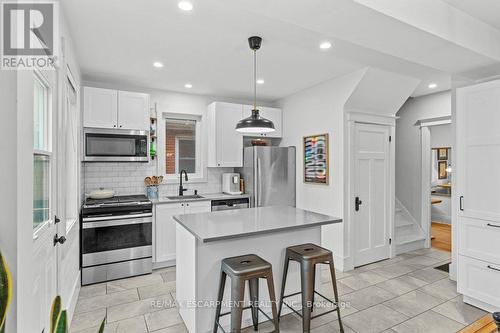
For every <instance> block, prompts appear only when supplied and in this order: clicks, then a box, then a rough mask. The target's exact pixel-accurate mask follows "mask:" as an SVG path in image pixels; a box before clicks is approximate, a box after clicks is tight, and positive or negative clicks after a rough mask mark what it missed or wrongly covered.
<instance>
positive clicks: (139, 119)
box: [118, 91, 149, 130]
mask: <svg viewBox="0 0 500 333" xmlns="http://www.w3.org/2000/svg"><path fill="white" fill-rule="evenodd" d="M118 127H119V128H122V129H132V130H149V95H147V94H141V93H134V92H128V91H119V92H118Z"/></svg>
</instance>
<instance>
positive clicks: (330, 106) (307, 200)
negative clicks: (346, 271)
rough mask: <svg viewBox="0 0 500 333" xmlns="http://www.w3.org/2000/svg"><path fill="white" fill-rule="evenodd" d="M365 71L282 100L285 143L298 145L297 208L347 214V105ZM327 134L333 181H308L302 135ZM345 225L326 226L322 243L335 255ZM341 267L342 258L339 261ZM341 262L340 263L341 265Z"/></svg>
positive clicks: (338, 253)
mask: <svg viewBox="0 0 500 333" xmlns="http://www.w3.org/2000/svg"><path fill="white" fill-rule="evenodd" d="M361 76H362V72H354V73H351V74H348V75H345V76H343V77H340V78H336V79H333V80H330V81H327V82H324V83H321V84H319V85H317V86H314V87H311V88H309V89H306V90H303V91H301V92H298V93H296V94H294V95H292V96H289V97H286V98H284V99H282V100H281V101H279V104H280V106H281V108H282V109H283V140H282V142H281V145H282V146H296V147H297V158H296V163H297V207H298V208H302V209H307V210H311V211H314V212H318V213H324V214H329V215H333V216H338V217H341V218H343V217H344V105H345V102H346V101H347V99H348V98H349V96H350V94H351V93H352V91H353V89H354V87H355V86H356V84H357V83H358V82H359V80H360V78H361ZM321 133H328V134H329V136H330V143H329V156H330V170H329V171H330V182H329V184H328V185H311V184H305V183H304V179H303V170H304V168H303V163H304V161H303V153H304V152H303V143H302V140H303V137H304V136H307V135H313V134H321ZM343 233H344V226H343V224H336V225H330V226H326V227H323V233H322V244H323V246H325V247H326V248H329V249H330V250H332V251H333V253H334V254H335V257H336V258H340V259H343V256H344V250H343V245H344V234H343ZM336 264H337V266H339V268H341V267H342V266H341V265H342V260H341V261H336ZM339 264H340V265H339Z"/></svg>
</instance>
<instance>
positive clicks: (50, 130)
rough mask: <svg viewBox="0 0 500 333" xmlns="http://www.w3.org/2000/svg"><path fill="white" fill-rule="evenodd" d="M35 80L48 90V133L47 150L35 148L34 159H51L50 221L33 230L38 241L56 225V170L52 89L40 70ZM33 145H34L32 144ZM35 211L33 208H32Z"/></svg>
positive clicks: (36, 72)
mask: <svg viewBox="0 0 500 333" xmlns="http://www.w3.org/2000/svg"><path fill="white" fill-rule="evenodd" d="M33 74H34V76H33V80H34V81H35V80H37V81H38V82H39V83H40V84H41V85H42V86H44V87H45V88H46V89H47V90H46V96H45V98H46V100H45V103H46V108H47V115H46V117H47V119H45V122H46V124H45V125H46V131H45V133H44V136H45V146H44V147H43V148H45V149H34V148H33V159H34V157H35V155H42V156H47V157H49V159H50V169H49V177H50V181H49V200H50V201H49V219H48V220H46V221H43V222H41V223H40V224H39V225H37V226H36V227H35V228H33V240H37V239H38V238H39V237H40V235H42V234H43V233H44V232H45V230H46V229H48V227H49V226H50V225H52V224H53V223H54V219H53V218H52V217H53V216H54V214H53V213H54V200H55V196H54V195H53V190H54V177H55V168H54V158H53V146H52V135H53V117H54V114H53V113H54V110H53V108H52V88H51V86H50V83H49V81H48V80H47V78H46V77H45V76H44V75H43V73H42V72H41V71H39V70H34V72H33ZM34 81H33V83H34ZM32 144H33V143H32ZM31 209H33V207H32V208H31Z"/></svg>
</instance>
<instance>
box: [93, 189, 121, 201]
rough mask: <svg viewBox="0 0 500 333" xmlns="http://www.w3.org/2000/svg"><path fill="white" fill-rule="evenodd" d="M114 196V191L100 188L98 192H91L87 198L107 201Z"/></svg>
mask: <svg viewBox="0 0 500 333" xmlns="http://www.w3.org/2000/svg"><path fill="white" fill-rule="evenodd" d="M114 196H115V191H113V190H110V189H105V188H103V187H100V188H99V189H98V190H95V191H92V192H90V194H89V198H91V199H108V198H112V197H114Z"/></svg>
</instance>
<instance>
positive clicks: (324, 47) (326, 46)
mask: <svg viewBox="0 0 500 333" xmlns="http://www.w3.org/2000/svg"><path fill="white" fill-rule="evenodd" d="M331 47H332V43H330V42H323V43H321V44H319V48H320V49H322V50H328V49H329V48H331Z"/></svg>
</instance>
